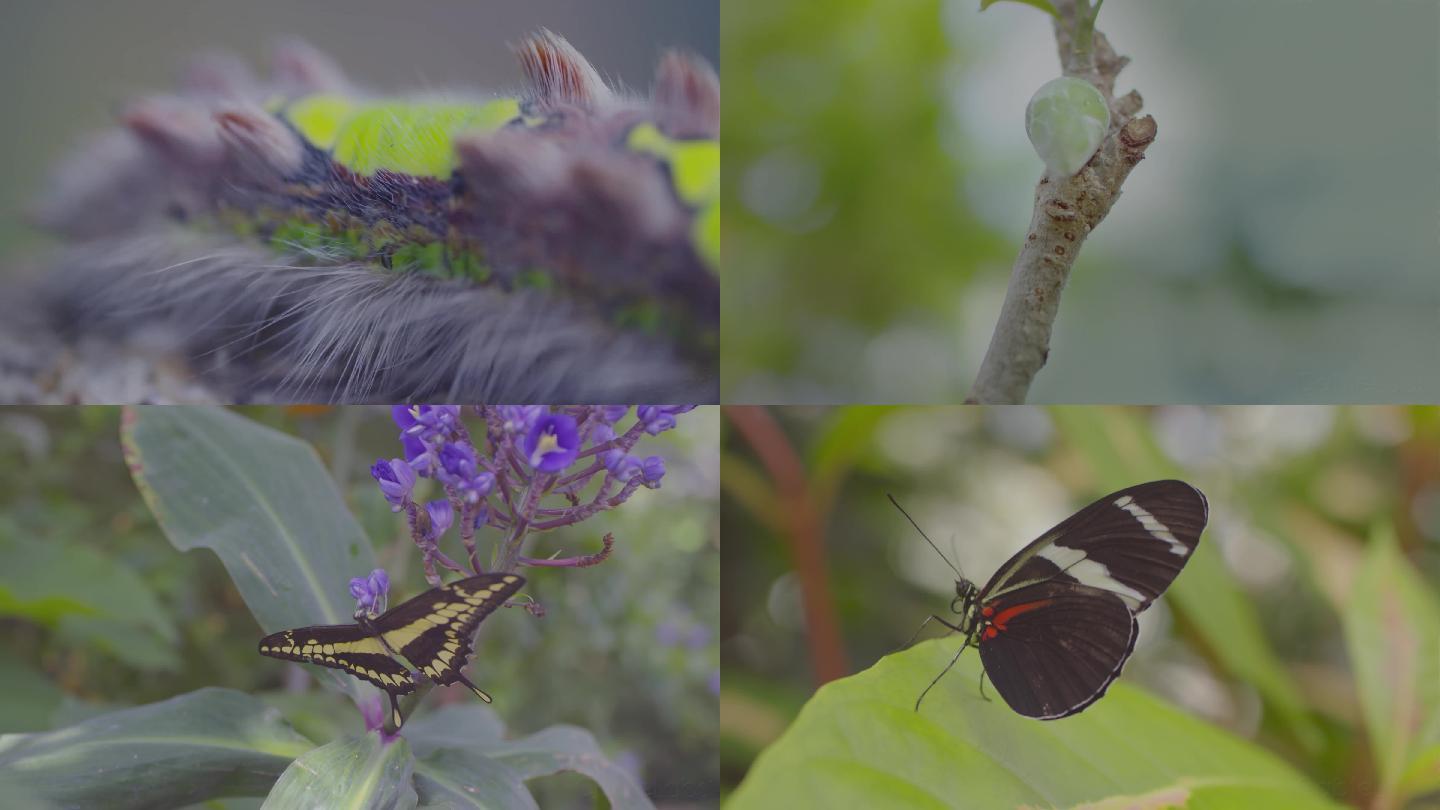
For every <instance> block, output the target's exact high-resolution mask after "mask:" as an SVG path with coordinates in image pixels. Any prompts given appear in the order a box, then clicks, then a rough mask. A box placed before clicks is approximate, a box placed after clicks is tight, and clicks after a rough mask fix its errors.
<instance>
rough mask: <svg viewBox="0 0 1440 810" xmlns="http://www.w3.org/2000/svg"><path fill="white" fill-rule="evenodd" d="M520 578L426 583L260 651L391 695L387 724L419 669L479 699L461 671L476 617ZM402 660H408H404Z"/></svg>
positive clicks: (283, 636)
mask: <svg viewBox="0 0 1440 810" xmlns="http://www.w3.org/2000/svg"><path fill="white" fill-rule="evenodd" d="M524 584H525V578H524V577H519V576H516V575H514V574H481V575H479V576H474V577H470V578H469V579H462V580H458V581H456V582H452V583H450V584H448V585H441V586H440V587H438V588H432V589H430V590H428V591H426V592H425V593H422V594H420V595H419V596H417V597H415V598H413V599H411V600H410V601H408V602H405V603H404V604H400V605H396V606H395V607H393V608H390V609H389V610H387V611H385V612H384V613H382V614H380V615H379V616H378V617H375V618H370V617H369V616H367V615H365V614H364V613H360V614H358V615H356V617H355V620H356V624H332V625H323V626H319V627H301V628H298V629H295V630H283V631H281V632H279V633H272V634H270V635H268V636H266V637H265V638H263V639H261V640H260V654H261V655H268V656H270V657H271V658H283V659H285V660H287V661H304V662H305V663H307V664H317V665H319V666H322V667H330V668H331V669H340V670H344V671H346V672H348V673H350V674H351V675H354V676H355V677H357V678H361V679H363V680H366V681H369V682H370V683H373V684H375V685H376V686H378V687H380V688H381V689H383V690H385V692H386V694H388V695H389V696H390V713H391V720H392V721H393V722H392V725H394V727H395V728H399V727H400V725H401V723H403V722H404V718H402V717H401V716H400V706H399V703H397V701H396V698H397V697H399V696H400V695H406V694H409V693H411V692H414V691H415V685H416V684H415V675H414V672H415V671H416V670H418V671H419V672H422V673H424V674H425V676H426V677H427V678H429V679H430V680H432V681H434V682H435V683H438V684H442V685H448V684H452V683H463V684H465V686H466V687H468V688H469V689H470V691H472V692H474V693H475V695H476V696H477V697H479V698H480V699H481V700H483V701H485V702H486V703H489V702H490V696H489V695H487V694H486V693H485V692H484V691H482V690H481V689H480V688H479V687H478V686H476V685H475V684H473V683H471V682H470V680H469V679H468V678H466V677H465V676H464V674H462V673H461V672H460V669H461V668H462V667H464V666H465V662H466V660H467V659H469V657H470V644H471V641H472V637H473V636H474V635H475V628H476V627H478V626H479V625H480V622H481V620H483V619H484V618H485V617H486V616H489V615H490V613H491V612H492V611H493V610H495V608H496V607H498V606H500V605H502V604H504V603H505V600H506V599H508V598H510V596H511V595H512V594H514V593H515V592H516V591H518V590H519V589H520V586H521V585H524ZM407 661H408V662H409V663H408V664H407V663H406V662H407ZM412 666H413V669H412Z"/></svg>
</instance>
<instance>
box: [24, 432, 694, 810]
mask: <svg viewBox="0 0 1440 810" xmlns="http://www.w3.org/2000/svg"><path fill="white" fill-rule="evenodd" d="M238 410H240V411H241V412H242V413H243V414H244V415H246V416H248V417H250V418H252V419H256V420H258V421H260V422H262V423H264V424H267V425H269V426H270V427H273V428H276V429H278V430H280V431H282V432H283V433H288V434H291V435H293V436H295V437H297V438H299V439H301V440H303V441H305V442H308V443H311V444H313V445H314V446H315V447H316V448H317V449H318V451H319V452H320V454H321V459H322V461H323V462H324V464H325V465H326V466H327V467H328V468H329V471H330V474H331V475H332V477H333V479H334V482H335V483H336V484H338V486H339V490H340V492H341V493H342V494H343V496H344V498H345V501H346V505H347V506H348V508H349V509H350V510H351V512H353V514H354V515H355V516H356V518H357V519H358V521H359V523H360V526H361V527H362V528H363V529H364V532H365V534H366V535H368V536H369V537H370V538H371V539H372V541H373V546H374V555H375V558H376V559H377V560H378V562H379V564H381V565H383V566H385V567H386V568H387V569H388V570H389V572H390V574H391V577H392V581H393V585H392V596H393V597H395V598H407V597H408V596H410V595H413V594H414V593H417V592H419V591H420V590H422V589H423V588H424V587H425V586H424V582H423V577H422V574H421V572H420V570H419V566H418V561H419V555H418V553H416V552H415V550H414V548H413V545H412V544H411V543H410V541H409V539H408V535H407V534H406V533H405V529H404V527H403V525H402V521H401V519H400V518H399V517H397V516H395V515H394V514H392V513H391V512H390V511H389V508H388V505H387V504H386V503H385V501H384V499H383V498H382V497H381V496H380V494H379V492H378V490H376V488H375V486H374V483H373V481H372V480H371V479H370V476H369V474H368V467H369V463H370V462H372V461H373V460H374V459H375V458H376V457H378V456H385V457H391V456H394V455H397V454H398V447H399V446H398V442H397V440H396V431H395V428H394V427H393V424H392V423H391V422H390V419H389V412H388V410H387V409H384V408H367V407H354V408H336V409H331V408H303V407H301V408H244V409H238ZM119 413H120V412H119V410H118V409H113V408H100V407H94V408H50V409H45V408H35V409H3V410H0V455H3V457H6V458H9V459H12V460H13V462H12V463H11V464H9V465H6V468H5V470H4V471H3V472H0V476H3V487H4V492H5V494H4V495H3V496H0V649H3V655H0V733H9V732H31V731H40V730H44V729H49V728H57V727H61V726H67V725H70V724H73V723H75V722H77V721H81V720H83V719H85V718H88V717H93V716H96V715H99V714H100V713H102V712H105V711H110V710H115V709H119V708H122V707H126V706H138V705H142V704H150V703H155V702H157V701H161V700H164V699H166V698H170V697H172V696H174V695H178V694H183V693H189V692H192V691H193V690H196V689H200V688H202V687H209V686H220V687H228V688H230V689H234V690H239V691H241V692H249V693H251V694H254V695H258V696H260V697H261V698H262V699H263V700H264V701H265V702H266V703H267V704H269V705H270V706H272V707H275V708H278V709H280V710H281V711H283V713H284V715H285V719H286V720H287V721H288V722H289V723H290V725H291V726H293V727H294V728H295V729H296V730H298V731H300V732H301V733H303V734H305V735H306V736H308V737H309V738H310V739H312V740H315V741H318V742H323V741H324V740H326V739H332V738H335V737H340V736H344V735H348V734H358V733H359V732H361V731H362V730H363V723H362V722H361V718H360V715H359V712H358V711H357V710H356V709H355V707H354V705H353V704H351V703H350V702H349V701H348V700H346V699H345V698H343V697H342V696H341V695H339V694H337V693H334V692H330V691H325V690H321V689H318V688H317V687H316V686H315V685H314V684H313V683H312V682H311V681H310V679H309V677H308V676H307V675H306V674H305V671H304V670H303V669H302V668H300V667H298V666H294V665H290V664H286V663H284V662H279V661H274V660H272V659H266V658H263V657H261V656H259V655H258V653H256V652H255V645H256V641H257V640H258V639H259V637H260V636H261V635H263V633H262V632H261V629H260V628H259V626H258V625H257V624H256V621H255V619H254V618H252V616H251V612H250V610H249V609H247V607H246V605H245V603H244V602H242V601H241V599H240V596H239V594H238V592H237V591H236V588H235V585H234V584H233V582H232V580H231V577H230V575H229V574H228V573H227V571H226V570H225V568H224V567H223V566H222V565H221V562H220V560H219V559H218V558H217V557H216V555H215V554H214V553H212V552H210V551H208V550H199V551H192V552H189V553H180V552H178V551H177V550H176V549H175V547H174V546H172V545H171V544H170V542H167V540H166V538H165V537H164V536H163V535H162V534H161V533H160V531H159V528H158V527H157V525H156V523H155V519H154V517H153V516H152V514H151V512H150V511H149V509H147V507H146V505H145V503H144V501H142V500H141V498H140V496H139V494H138V493H137V492H136V488H135V485H134V483H133V482H132V480H131V476H130V474H129V471H128V470H127V469H126V466H125V459H124V458H123V457H122V455H121V447H120V441H119V425H118V420H119ZM717 421H718V412H717V410H716V409H714V408H701V409H699V410H697V411H695V412H693V413H691V414H688V415H686V416H684V417H681V419H680V420H679V423H680V427H679V428H678V429H677V430H675V431H672V432H669V433H666V434H663V435H662V436H661V437H658V438H654V439H648V440H647V441H646V442H644V443H642V445H641V447H642V448H644V447H646V446H648V447H649V448H650V450H649V451H648V452H656V453H660V454H662V455H663V456H665V458H666V464H667V468H668V473H667V477H666V479H665V483H664V486H663V488H662V489H660V490H659V491H655V492H650V491H644V490H642V491H641V492H639V493H637V495H636V496H635V497H634V498H633V499H632V500H631V501H630V502H629V503H627V504H626V505H625V506H624V507H623V508H621V509H619V510H616V511H614V512H610V513H606V514H604V515H602V516H600V517H597V518H594V519H591V520H589V521H587V522H585V523H584V524H581V525H580V526H578V527H570V528H568V529H564V530H557V531H555V532H551V533H547V534H545V535H542V536H540V537H538V538H532V540H531V541H530V543H529V545H528V546H527V548H528V549H529V553H531V554H534V555H544V554H548V553H550V552H552V551H557V550H558V551H561V552H562V553H566V554H573V553H586V552H588V551H591V550H594V549H595V548H598V543H599V538H600V536H601V535H602V534H604V533H605V532H613V533H614V535H615V538H616V552H615V553H614V554H613V555H612V557H611V558H610V559H609V560H607V561H606V562H605V563H604V564H602V565H601V566H598V567H595V568H589V569H577V570H569V569H558V570H557V571H538V572H536V571H527V572H526V573H527V575H529V577H530V580H531V583H530V585H529V586H528V587H527V591H528V592H529V593H531V594H532V595H533V596H535V597H536V598H537V599H539V600H540V601H541V602H542V603H543V604H544V606H545V608H546V611H547V614H546V616H545V618H543V619H534V618H532V617H530V616H529V615H528V614H526V613H524V612H523V611H518V610H517V611H503V612H502V615H500V616H497V617H493V618H492V620H491V621H489V622H487V623H486V626H485V632H484V633H482V636H481V641H480V648H481V649H480V652H479V655H478V658H477V660H478V661H479V662H480V663H478V664H477V665H476V668H475V670H474V678H475V680H476V681H477V682H478V683H480V684H482V685H483V686H484V688H485V689H486V690H487V691H489V692H490V693H492V694H493V695H495V696H496V701H497V702H496V704H495V706H494V708H495V709H496V711H497V712H498V713H499V715H500V716H501V717H503V718H504V722H505V725H506V726H507V727H508V734H507V735H508V736H517V737H518V736H521V735H525V734H529V733H532V732H536V731H539V730H542V729H546V728H548V727H551V726H554V725H556V724H561V723H565V724H571V725H575V726H579V727H581V728H584V729H586V730H588V731H589V732H591V733H592V734H593V735H594V736H595V737H596V738H597V739H598V740H599V741H600V743H601V746H602V749H603V752H604V753H605V755H606V756H607V757H609V759H611V760H612V761H614V762H616V763H617V764H619V765H620V766H621V767H623V768H625V769H627V770H629V771H631V772H632V773H633V774H634V775H635V776H636V777H638V778H639V779H640V780H641V781H642V783H643V784H644V786H645V788H646V790H647V792H648V793H650V795H651V796H652V798H653V799H655V800H656V801H657V802H661V803H663V802H664V801H667V800H676V799H679V798H687V797H688V798H689V799H694V798H695V797H703V796H707V795H711V796H713V795H714V793H715V791H716V783H717V776H716V764H715V757H716V753H715V744H716V743H715V740H716V705H715V696H714V694H713V691H712V689H713V688H714V686H713V684H714V683H715V682H716V681H718V656H719V652H718V642H717V640H716V638H715V627H716V626H717V621H718V620H717V614H718V610H719V594H718V588H719V562H718V558H719V546H718V531H719V526H718V502H717V494H716V492H717V487H718V479H717V476H716V473H715V469H716V461H715V447H716V444H717V441H718V438H717V431H718V424H717ZM216 528H217V529H220V528H221V527H216ZM483 539H484V537H483V534H482V542H483ZM450 540H451V541H454V538H453V537H451V538H450ZM456 545H458V543H457V544H456ZM449 551H450V552H451V553H452V556H456V555H458V554H459V553H460V552H459V550H458V549H453V548H452V549H449ZM364 573H366V572H365V571H334V572H331V575H332V578H333V582H331V583H330V585H331V586H332V587H333V588H334V589H335V591H336V592H337V593H338V594H339V596H340V597H343V599H344V600H348V598H349V597H348V595H347V594H346V593H345V589H346V586H347V582H348V579H349V578H350V577H351V576H355V575H359V574H364ZM342 601H343V600H342ZM444 692H445V690H437V691H435V692H432V693H430V694H428V695H426V696H425V697H424V699H423V700H422V702H421V707H422V708H424V709H427V710H433V709H434V708H436V707H437V706H440V705H447V704H450V703H454V704H455V706H453V707H451V708H452V709H458V710H467V709H473V708H474V707H471V706H470V704H474V703H476V702H475V701H474V700H473V698H469V696H468V693H467V698H469V699H460V695H458V694H447V693H444ZM201 694H205V693H201ZM230 694H233V693H230ZM440 716H445V713H441V714H440V715H437V717H440ZM418 717H419V718H423V717H424V715H423V713H422V715H419V716H418ZM416 722H417V723H418V722H419V719H418V718H417V720H416ZM441 722H443V721H441ZM477 722H478V721H477ZM472 725H474V724H472ZM417 728H418V727H417ZM285 731H286V733H287V734H290V735H292V736H291V737H285V736H283V735H281V736H280V737H278V738H276V739H278V740H283V741H284V742H283V744H282V742H276V743H274V744H273V747H275V748H277V749H280V750H283V751H286V752H288V756H294V753H295V752H294V751H291V750H290V749H292V748H293V747H294V743H293V741H292V740H293V732H290V731H288V729H286V730H285ZM272 733H273V732H270V731H267V732H266V735H267V736H268V735H270V734H272ZM454 733H459V731H457V732H454ZM466 733H468V732H466ZM482 742H483V741H482ZM477 746H478V743H477ZM301 750H304V749H301ZM531 787H532V788H533V789H534V790H535V792H536V796H537V798H538V800H539V801H540V802H541V804H542V806H552V805H558V806H569V805H571V804H575V803H579V802H582V797H583V803H584V804H587V805H588V804H589V802H590V800H589V798H588V797H589V796H590V792H591V787H590V786H589V783H588V782H586V781H585V780H583V779H581V778H580V777H579V776H576V775H572V774H564V775H559V776H555V777H549V778H545V779H541V780H538V781H536V782H532V783H531ZM226 806H231V805H226ZM235 806H246V805H245V804H244V803H240V804H236V805H235Z"/></svg>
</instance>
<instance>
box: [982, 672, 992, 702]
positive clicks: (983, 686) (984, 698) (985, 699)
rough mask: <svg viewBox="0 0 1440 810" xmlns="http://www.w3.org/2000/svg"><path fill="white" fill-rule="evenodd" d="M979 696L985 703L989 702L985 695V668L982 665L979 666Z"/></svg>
mask: <svg viewBox="0 0 1440 810" xmlns="http://www.w3.org/2000/svg"><path fill="white" fill-rule="evenodd" d="M980 697H981V699H982V700H984V701H985V702H986V703H989V702H990V698H988V697H985V668H984V667H981V668H980Z"/></svg>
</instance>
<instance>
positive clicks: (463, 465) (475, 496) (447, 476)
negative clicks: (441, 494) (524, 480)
mask: <svg viewBox="0 0 1440 810" xmlns="http://www.w3.org/2000/svg"><path fill="white" fill-rule="evenodd" d="M435 479H436V480H437V481H439V482H440V483H442V484H444V485H445V486H447V487H449V488H451V489H453V490H455V491H456V492H457V493H459V494H460V495H461V496H462V497H463V498H464V499H465V500H466V501H467V502H469V503H475V502H476V501H478V500H480V499H481V498H484V497H485V496H487V495H489V494H490V490H491V489H494V487H495V476H494V475H492V474H491V473H489V472H487V471H485V470H482V469H480V465H479V462H477V461H476V460H475V448H473V447H471V446H470V445H468V444H466V443H465V442H446V443H445V444H444V445H443V446H442V447H441V448H440V453H439V468H438V469H437V470H436V471H435Z"/></svg>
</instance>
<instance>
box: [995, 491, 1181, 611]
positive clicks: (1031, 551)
mask: <svg viewBox="0 0 1440 810" xmlns="http://www.w3.org/2000/svg"><path fill="white" fill-rule="evenodd" d="M1208 517H1209V507H1208V506H1207V504H1206V502H1205V496H1204V495H1203V494H1201V492H1200V490H1198V489H1196V488H1194V487H1192V486H1190V485H1189V484H1187V483H1185V482H1184V481H1151V482H1149V483H1146V484H1137V485H1136V486H1133V487H1129V488H1127V489H1122V490H1120V491H1119V492H1113V493H1111V494H1109V495H1106V496H1105V497H1103V498H1101V499H1100V500H1098V501H1095V502H1094V503H1092V504H1090V505H1089V506H1087V507H1085V508H1084V509H1081V510H1080V511H1079V512H1076V513H1075V514H1073V515H1071V516H1070V517H1068V518H1066V519H1065V520H1064V521H1062V522H1061V523H1060V525H1058V526H1056V527H1055V528H1053V529H1051V530H1050V531H1048V532H1046V533H1045V534H1043V535H1041V536H1040V537H1039V539H1037V540H1035V541H1034V542H1032V543H1030V544H1029V545H1028V546H1026V547H1025V548H1023V549H1021V550H1020V552H1019V553H1018V554H1016V555H1015V556H1014V557H1011V558H1010V560H1009V562H1007V563H1005V565H1004V566H1003V567H1002V568H1001V569H1000V570H999V571H998V572H996V574H995V576H994V577H992V578H991V579H990V582H989V583H987V584H986V585H985V588H984V589H983V590H981V592H980V602H981V603H982V604H983V603H985V602H987V601H989V600H991V599H996V598H998V597H1000V596H1002V595H1006V594H1009V593H1011V592H1013V591H1018V590H1022V589H1025V588H1028V587H1031V586H1033V585H1035V584H1037V583H1042V582H1051V581H1058V582H1068V583H1074V584H1078V585H1085V586H1089V587H1091V588H1098V589H1100V590H1104V591H1109V592H1111V593H1113V594H1115V595H1116V596H1117V597H1119V598H1120V599H1121V600H1122V601H1123V602H1124V603H1125V605H1126V606H1127V607H1129V608H1130V610H1131V612H1133V613H1139V612H1140V611H1142V610H1144V609H1145V608H1147V607H1149V606H1150V603H1151V602H1153V601H1154V600H1155V599H1156V598H1157V597H1158V596H1159V595H1160V594H1161V593H1162V592H1164V590H1165V589H1166V588H1167V587H1169V586H1170V583H1171V582H1172V581H1174V579H1175V577H1176V575H1177V574H1179V573H1180V569H1181V568H1182V567H1184V565H1185V563H1186V561H1188V560H1189V559H1190V555H1191V553H1193V552H1194V551H1195V547H1196V546H1197V545H1198V544H1199V542H1200V533H1201V532H1202V531H1203V530H1204V529H1205V523H1206V521H1207V519H1208Z"/></svg>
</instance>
